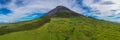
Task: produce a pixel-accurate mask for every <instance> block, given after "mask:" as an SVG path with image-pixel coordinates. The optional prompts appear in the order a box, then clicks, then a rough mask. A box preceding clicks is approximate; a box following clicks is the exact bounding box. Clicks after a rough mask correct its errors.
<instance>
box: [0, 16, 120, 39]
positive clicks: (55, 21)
mask: <svg viewBox="0 0 120 40" xmlns="http://www.w3.org/2000/svg"><path fill="white" fill-rule="evenodd" d="M34 27H36V26H34ZM119 34H120V25H119V24H116V23H112V22H106V21H101V20H95V19H93V18H86V17H83V16H78V17H70V18H60V17H54V18H51V21H50V22H48V23H46V24H44V25H43V26H40V27H39V28H37V29H34V30H26V31H20V32H13V33H8V34H5V35H1V36H0V40H120V35H119Z"/></svg>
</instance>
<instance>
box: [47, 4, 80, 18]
mask: <svg viewBox="0 0 120 40" xmlns="http://www.w3.org/2000/svg"><path fill="white" fill-rule="evenodd" d="M47 15H48V16H50V17H72V16H80V14H78V13H76V12H74V11H72V10H70V9H68V8H67V7H64V6H57V7H56V8H55V9H53V10H51V11H50V12H48V13H47Z"/></svg>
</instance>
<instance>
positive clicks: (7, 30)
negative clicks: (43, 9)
mask: <svg viewBox="0 0 120 40" xmlns="http://www.w3.org/2000/svg"><path fill="white" fill-rule="evenodd" d="M48 22H50V18H46V19H45V18H44V19H41V20H38V21H35V22H31V23H26V24H25V23H24V22H22V23H18V24H22V25H18V24H17V23H16V24H13V25H11V26H8V25H5V26H2V27H0V36H1V35H5V34H8V33H13V32H19V31H27V30H33V29H37V28H39V27H41V26H43V25H44V24H46V23H48Z"/></svg>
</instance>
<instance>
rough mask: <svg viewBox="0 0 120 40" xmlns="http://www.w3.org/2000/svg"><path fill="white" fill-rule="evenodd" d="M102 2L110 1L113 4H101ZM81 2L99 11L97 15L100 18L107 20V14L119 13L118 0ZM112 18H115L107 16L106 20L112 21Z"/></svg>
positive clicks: (87, 0) (119, 0)
mask: <svg viewBox="0 0 120 40" xmlns="http://www.w3.org/2000/svg"><path fill="white" fill-rule="evenodd" d="M104 2H112V3H113V4H109V5H107V4H106V5H104V4H102V3H104ZM83 4H84V5H86V6H88V7H91V8H92V9H93V10H99V11H100V13H101V14H100V15H98V16H99V17H100V19H104V20H108V19H107V17H108V16H112V15H115V16H119V14H120V0H101V1H99V2H97V3H94V0H83ZM112 10H115V11H112ZM112 20H113V21H114V20H116V19H114V18H109V20H108V21H112ZM116 22H118V20H116ZM119 22H120V21H119Z"/></svg>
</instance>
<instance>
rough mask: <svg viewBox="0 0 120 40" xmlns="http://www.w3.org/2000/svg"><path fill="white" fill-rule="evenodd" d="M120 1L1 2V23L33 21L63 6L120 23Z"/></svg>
mask: <svg viewBox="0 0 120 40" xmlns="http://www.w3.org/2000/svg"><path fill="white" fill-rule="evenodd" d="M119 2H120V0H0V23H13V22H18V21H25V20H32V19H35V18H39V17H40V16H42V15H43V14H45V13H47V12H48V11H50V10H52V9H53V8H55V7H56V6H59V5H63V6H65V7H67V8H69V9H71V10H73V11H75V12H77V13H79V14H82V15H85V16H91V17H94V18H96V19H101V20H106V21H111V22H118V23H120V3H119Z"/></svg>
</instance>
